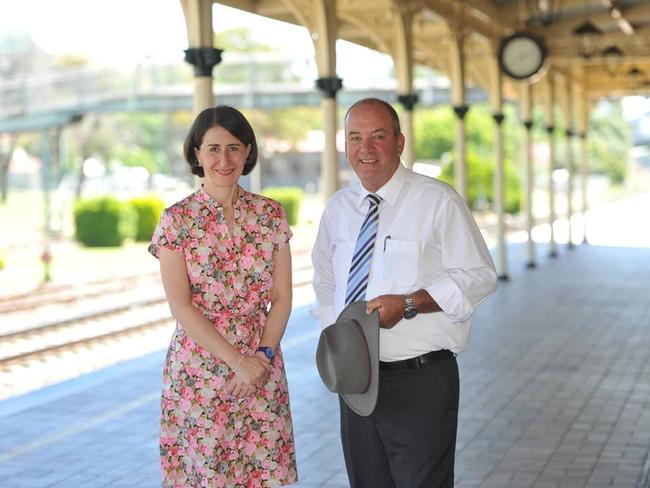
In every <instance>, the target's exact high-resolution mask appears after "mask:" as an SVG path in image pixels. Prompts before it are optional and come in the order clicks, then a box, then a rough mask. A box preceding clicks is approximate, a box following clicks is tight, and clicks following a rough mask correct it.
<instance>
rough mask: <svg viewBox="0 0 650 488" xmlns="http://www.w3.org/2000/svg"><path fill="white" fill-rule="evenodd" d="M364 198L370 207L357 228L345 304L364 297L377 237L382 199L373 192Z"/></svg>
mask: <svg viewBox="0 0 650 488" xmlns="http://www.w3.org/2000/svg"><path fill="white" fill-rule="evenodd" d="M366 198H367V199H368V201H369V202H370V207H369V208H368V213H367V214H366V218H365V219H364V220H363V224H361V229H359V237H357V244H356V245H355V246H354V253H353V255H352V264H351V265H350V273H349V274H348V288H347V291H346V294H345V304H346V305H347V304H349V303H352V302H356V301H358V300H363V299H365V298H366V288H367V287H368V274H369V271H370V261H371V260H372V251H373V249H374V248H375V238H376V237H377V224H378V222H379V203H380V202H381V200H382V199H381V197H380V196H378V195H375V194H374V193H369V194H368V195H367V196H366Z"/></svg>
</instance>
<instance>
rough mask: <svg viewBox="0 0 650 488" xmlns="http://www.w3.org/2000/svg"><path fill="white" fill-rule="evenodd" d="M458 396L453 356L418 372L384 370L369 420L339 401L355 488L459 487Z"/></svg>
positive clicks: (342, 433) (350, 476)
mask: <svg viewBox="0 0 650 488" xmlns="http://www.w3.org/2000/svg"><path fill="white" fill-rule="evenodd" d="M458 398H459V380H458V365H457V363H456V358H455V357H453V356H452V357H451V358H449V359H445V360H441V361H437V362H434V363H433V364H429V365H426V366H424V367H420V368H417V369H396V370H380V372H379V397H378V399H377V406H376V408H375V411H374V412H373V413H372V414H371V415H370V416H368V417H361V416H359V415H357V414H356V413H354V412H353V411H352V410H350V409H349V408H348V406H347V405H345V403H344V402H343V401H342V400H341V399H339V401H340V406H341V440H342V443H343V454H344V457H345V464H346V468H347V472H348V478H349V480H350V486H351V488H453V486H454V454H455V448H456V430H457V425H458Z"/></svg>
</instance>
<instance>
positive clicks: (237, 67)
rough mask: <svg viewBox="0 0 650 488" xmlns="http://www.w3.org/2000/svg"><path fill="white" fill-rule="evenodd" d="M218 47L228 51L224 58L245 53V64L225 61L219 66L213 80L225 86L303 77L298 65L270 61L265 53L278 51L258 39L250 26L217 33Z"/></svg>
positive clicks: (287, 80) (292, 79)
mask: <svg viewBox="0 0 650 488" xmlns="http://www.w3.org/2000/svg"><path fill="white" fill-rule="evenodd" d="M214 37H215V46H218V47H219V48H220V49H223V50H224V56H228V55H229V54H231V53H239V54H240V55H241V54H242V53H245V54H246V55H248V60H247V62H245V63H236V62H224V63H220V64H219V65H217V66H216V67H215V69H214V72H213V78H214V80H215V81H217V82H221V83H249V84H251V85H254V84H256V83H259V82H262V83H265V82H289V81H298V80H299V79H300V78H299V76H298V75H297V73H295V72H294V69H295V66H294V62H293V61H290V60H284V59H281V58H280V59H270V58H268V57H267V56H265V53H269V52H274V51H276V50H275V49H274V48H273V47H271V46H269V45H267V44H263V43H260V42H258V41H256V40H255V35H254V32H253V31H252V30H251V29H250V28H249V27H238V28H235V29H228V30H225V31H222V32H217V33H216V34H215V36H214ZM258 58H259V59H258Z"/></svg>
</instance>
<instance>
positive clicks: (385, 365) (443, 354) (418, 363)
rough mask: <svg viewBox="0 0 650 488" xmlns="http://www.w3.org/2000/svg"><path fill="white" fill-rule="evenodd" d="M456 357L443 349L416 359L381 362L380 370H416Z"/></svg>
mask: <svg viewBox="0 0 650 488" xmlns="http://www.w3.org/2000/svg"><path fill="white" fill-rule="evenodd" d="M454 357H456V355H455V354H454V353H453V352H451V351H448V350H447V349H441V350H439V351H431V352H428V353H426V354H422V356H416V357H414V358H408V359H402V360H401V361H390V362H385V361H379V369H380V370H391V369H415V368H425V367H427V366H431V365H432V364H433V363H435V362H438V361H446V360H448V359H453V358H454Z"/></svg>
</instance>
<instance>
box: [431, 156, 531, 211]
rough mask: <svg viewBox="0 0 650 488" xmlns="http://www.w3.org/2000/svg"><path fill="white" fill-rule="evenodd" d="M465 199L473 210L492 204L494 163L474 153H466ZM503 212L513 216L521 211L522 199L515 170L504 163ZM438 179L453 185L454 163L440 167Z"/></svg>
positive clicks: (450, 162)
mask: <svg viewBox="0 0 650 488" xmlns="http://www.w3.org/2000/svg"><path fill="white" fill-rule="evenodd" d="M466 160H467V199H468V201H469V206H470V208H471V209H473V210H478V209H481V207H482V205H484V204H485V202H488V203H490V204H492V203H494V163H493V162H492V161H491V160H490V159H489V158H485V157H482V156H480V155H478V154H477V153H475V152H472V151H470V152H468V153H467V158H466ZM504 172H505V175H504V176H505V185H506V186H505V202H504V205H505V211H506V212H507V213H510V214H515V213H517V212H519V210H521V203H522V199H523V195H522V190H521V182H520V181H519V177H518V176H517V172H516V170H515V168H514V167H513V166H512V165H511V164H509V163H507V162H506V163H505V168H504ZM438 179H440V180H442V181H444V182H446V183H449V184H450V185H452V186H453V185H454V161H453V159H452V160H451V161H449V162H448V163H447V164H445V165H444V166H443V167H442V171H441V173H440V176H438Z"/></svg>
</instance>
